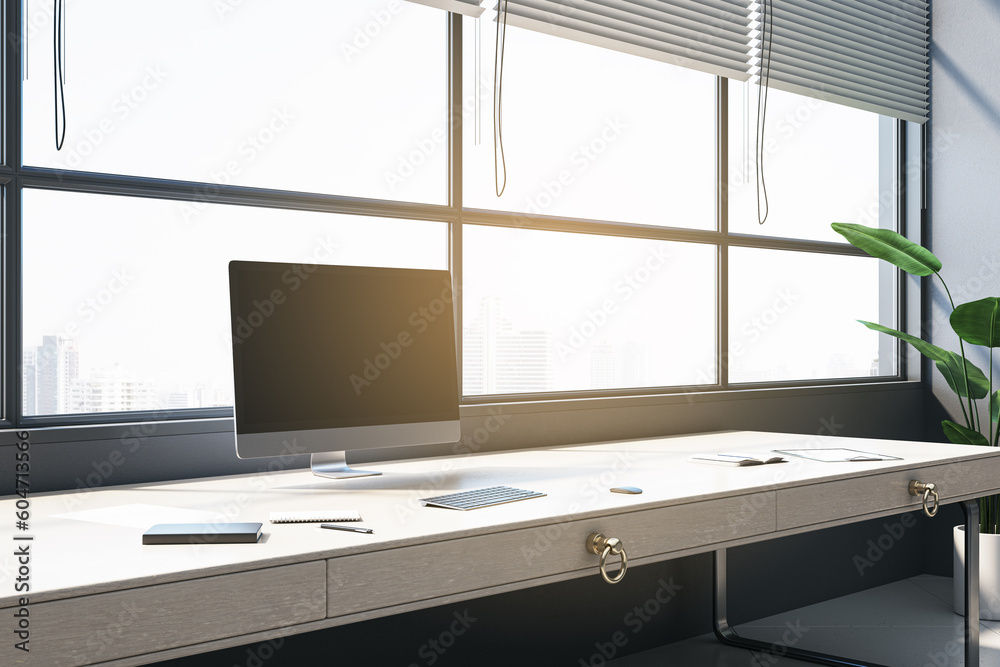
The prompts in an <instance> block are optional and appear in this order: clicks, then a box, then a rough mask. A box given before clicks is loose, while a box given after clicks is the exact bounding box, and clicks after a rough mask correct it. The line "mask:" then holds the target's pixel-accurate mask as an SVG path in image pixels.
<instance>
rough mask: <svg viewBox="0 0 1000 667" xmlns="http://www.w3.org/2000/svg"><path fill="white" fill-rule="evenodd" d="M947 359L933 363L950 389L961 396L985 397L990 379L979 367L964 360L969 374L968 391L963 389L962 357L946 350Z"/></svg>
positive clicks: (988, 391)
mask: <svg viewBox="0 0 1000 667" xmlns="http://www.w3.org/2000/svg"><path fill="white" fill-rule="evenodd" d="M945 354H947V355H949V356H948V360H947V361H944V362H942V361H935V362H934V365H935V366H937V369H938V370H939V371H941V375H943V376H944V379H945V381H946V382H947V383H948V386H949V387H951V390H952V391H953V392H955V393H956V394H958V395H959V396H961V397H963V398H964V397H965V396H968V395H969V394H970V393H971V394H972V398H973V399H974V400H977V401H978V400H979V399H981V398H986V395H987V394H989V393H990V381H989V379H987V377H986V375H985V374H984V373H983V372H982V371H981V370H979V368H978V367H977V366H976V365H975V364H973V363H972V362H971V361H969V360H968V359H966V360H965V368H966V372H967V373H968V374H969V378H968V380H969V391H968V392H967V391H965V380H966V378H965V376H964V375H963V374H962V357H961V356H960V355H957V354H955V353H954V352H946V353H945Z"/></svg>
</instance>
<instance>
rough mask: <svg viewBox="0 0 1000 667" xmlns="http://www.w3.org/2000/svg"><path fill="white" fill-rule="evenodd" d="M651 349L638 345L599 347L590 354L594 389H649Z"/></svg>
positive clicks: (641, 344) (591, 387)
mask: <svg viewBox="0 0 1000 667" xmlns="http://www.w3.org/2000/svg"><path fill="white" fill-rule="evenodd" d="M648 349H649V346H648V345H647V344H645V343H637V342H635V341H628V342H625V343H618V344H614V345H612V344H610V343H607V342H601V343H595V344H594V346H593V347H592V348H591V350H590V389H615V388H632V387H645V386H647V379H646V365H647V363H648V356H649V355H648Z"/></svg>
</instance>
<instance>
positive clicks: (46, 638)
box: [14, 561, 326, 667]
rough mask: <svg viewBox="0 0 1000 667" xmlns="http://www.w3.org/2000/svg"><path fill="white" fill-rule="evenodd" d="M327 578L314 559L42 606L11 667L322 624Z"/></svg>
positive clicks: (78, 661) (82, 661) (99, 658)
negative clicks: (25, 649)
mask: <svg viewBox="0 0 1000 667" xmlns="http://www.w3.org/2000/svg"><path fill="white" fill-rule="evenodd" d="M325 574H326V567H325V565H324V564H323V562H322V561H316V562H312V563H300V564H297V565H286V566H283V567H272V568H266V569H263V570H254V571H252V572H239V573H236V574H225V575H220V576H216V577H205V578H203V579H195V580H191V581H180V582H176V583H172V584H158V585H155V586H145V587H143V588H135V589H131V590H127V591H116V592H113V593H100V594H97V595H85V596H82V597H78V598H71V599H67V600H54V601H52V602H42V603H39V604H37V605H32V606H31V607H30V608H29V609H30V611H31V644H30V647H31V652H30V653H24V654H22V655H20V656H15V658H14V664H18V665H37V666H38V667H43V666H44V667H50V666H52V667H55V666H59V665H89V664H93V663H97V662H103V661H106V660H113V659H115V658H124V657H128V656H133V655H139V654H144V653H151V652H153V651H162V650H164V649H169V648H174V647H177V646H185V645H189V644H197V643H200V642H205V641H211V640H213V639H221V638H224V637H233V636H238V635H243V634H247V633H250V632H257V631H259V630H267V629H270V628H276V627H280V626H285V625H293V624H295V623H305V622H307V621H314V620H318V619H321V618H323V616H324V612H325V608H326V591H325V587H324V585H323V582H324V579H323V577H324V575H325ZM18 653H20V652H18Z"/></svg>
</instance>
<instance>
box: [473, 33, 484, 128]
mask: <svg viewBox="0 0 1000 667" xmlns="http://www.w3.org/2000/svg"><path fill="white" fill-rule="evenodd" d="M479 19H480V17H478V16H477V17H476V33H475V35H476V84H475V85H476V93H475V102H474V104H475V107H474V108H475V116H476V118H475V121H474V122H475V124H476V130H475V145H476V146H478V145H479V144H481V143H482V141H483V139H482V137H483V111H482V106H483V100H482V90H481V88H480V85H479V82H480V81H482V80H483V52H482V22H481V21H480V20H479Z"/></svg>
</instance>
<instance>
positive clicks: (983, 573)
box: [952, 526, 1000, 621]
mask: <svg viewBox="0 0 1000 667" xmlns="http://www.w3.org/2000/svg"><path fill="white" fill-rule="evenodd" d="M952 535H953V541H954V545H955V549H954V552H955V561H954V580H955V587H954V601H955V613H956V614H959V615H960V616H964V615H965V526H955V529H954V531H952ZM979 618H981V619H983V620H987V621H996V620H1000V535H983V534H981V533H980V535H979Z"/></svg>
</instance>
